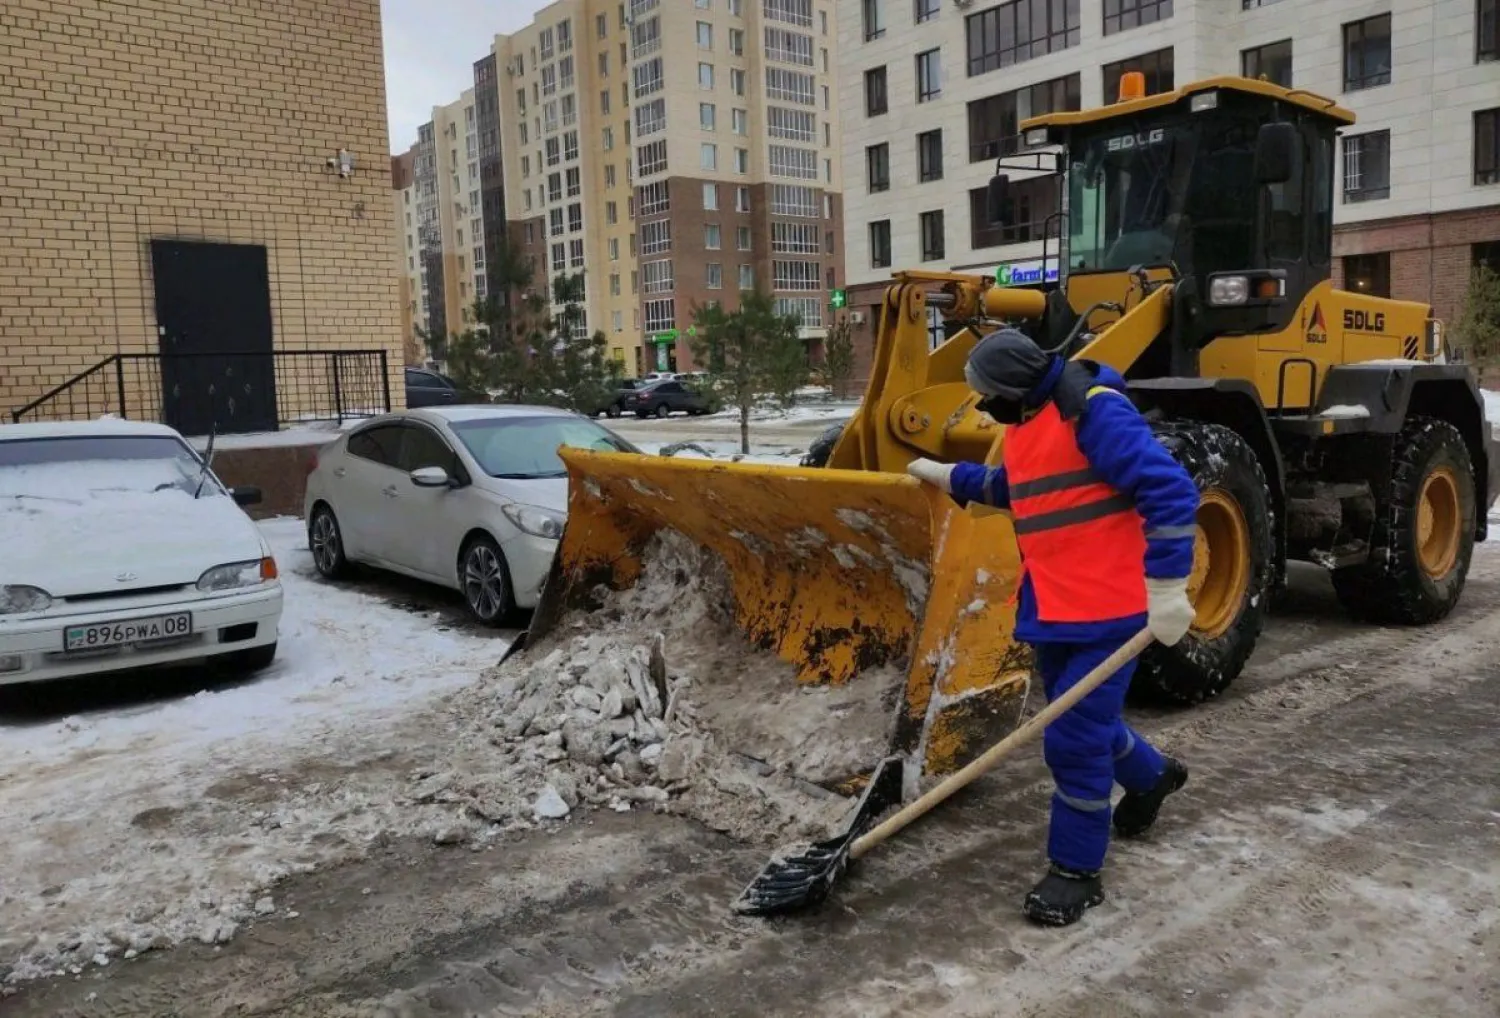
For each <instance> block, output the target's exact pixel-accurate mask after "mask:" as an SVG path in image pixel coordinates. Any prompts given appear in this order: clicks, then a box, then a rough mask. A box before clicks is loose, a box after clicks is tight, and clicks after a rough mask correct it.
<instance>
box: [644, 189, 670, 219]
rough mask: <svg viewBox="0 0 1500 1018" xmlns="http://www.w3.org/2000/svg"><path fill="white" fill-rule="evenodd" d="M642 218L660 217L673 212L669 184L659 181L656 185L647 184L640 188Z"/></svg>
mask: <svg viewBox="0 0 1500 1018" xmlns="http://www.w3.org/2000/svg"><path fill="white" fill-rule="evenodd" d="M640 204H641V217H642V218H645V217H646V216H660V215H664V214H665V213H667V212H670V211H672V199H671V195H670V194H669V193H668V190H667V182H666V181H665V180H658V181H657V182H656V183H654V184H645V185H643V186H642V187H641V188H640Z"/></svg>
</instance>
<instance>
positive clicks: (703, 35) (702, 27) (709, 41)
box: [698, 21, 714, 49]
mask: <svg viewBox="0 0 1500 1018" xmlns="http://www.w3.org/2000/svg"><path fill="white" fill-rule="evenodd" d="M698 48H699V49H713V48H714V26H713V25H710V24H709V23H708V22H706V21H700V22H698Z"/></svg>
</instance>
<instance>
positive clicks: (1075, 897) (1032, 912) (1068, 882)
mask: <svg viewBox="0 0 1500 1018" xmlns="http://www.w3.org/2000/svg"><path fill="white" fill-rule="evenodd" d="M1102 901H1104V883H1103V881H1101V880H1100V879H1099V874H1098V873H1097V872H1095V873H1082V872H1079V871H1078V870H1070V869H1065V868H1063V867H1062V866H1059V865H1057V863H1053V864H1052V868H1051V869H1049V870H1048V871H1047V875H1046V876H1045V877H1043V878H1042V881H1041V883H1039V884H1037V885H1036V886H1035V887H1033V888H1032V889H1031V893H1030V894H1028V895H1026V903H1025V904H1024V905H1022V906H1021V912H1022V914H1024V915H1025V916H1026V918H1027V919H1030V920H1031V921H1032V922H1034V923H1036V924H1037V925H1039V926H1071V925H1072V924H1073V923H1076V922H1077V921H1078V920H1080V919H1082V918H1083V913H1084V912H1085V911H1087V910H1088V909H1091V908H1093V907H1094V906H1095V905H1098V904H1099V903H1100V902H1102Z"/></svg>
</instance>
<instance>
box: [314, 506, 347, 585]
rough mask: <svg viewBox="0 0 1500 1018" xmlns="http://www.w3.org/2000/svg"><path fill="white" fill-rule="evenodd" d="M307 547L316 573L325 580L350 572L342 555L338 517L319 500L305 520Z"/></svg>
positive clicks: (334, 578) (342, 576)
mask: <svg viewBox="0 0 1500 1018" xmlns="http://www.w3.org/2000/svg"><path fill="white" fill-rule="evenodd" d="M307 548H308V550H309V551H311V552H312V557H313V565H314V566H315V567H316V568H317V570H318V575H320V576H322V577H323V578H324V579H325V580H342V579H344V578H346V577H347V576H348V575H349V574H350V572H352V569H351V567H350V565H349V559H348V558H347V557H346V556H345V555H344V532H343V530H342V529H341V528H340V527H339V520H338V517H337V516H335V515H334V514H333V510H332V509H330V508H329V507H328V506H326V505H324V504H323V503H321V502H320V503H318V505H317V506H316V507H315V508H314V509H313V514H312V519H310V520H308V521H307Z"/></svg>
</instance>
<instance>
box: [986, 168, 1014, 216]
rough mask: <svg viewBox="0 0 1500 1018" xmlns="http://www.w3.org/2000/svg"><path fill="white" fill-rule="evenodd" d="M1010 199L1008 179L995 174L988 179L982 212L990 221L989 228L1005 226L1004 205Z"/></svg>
mask: <svg viewBox="0 0 1500 1018" xmlns="http://www.w3.org/2000/svg"><path fill="white" fill-rule="evenodd" d="M1009 198H1010V177H1008V176H1006V175H1005V174H1003V173H997V174H995V175H994V176H993V177H991V178H990V183H989V187H988V188H986V189H985V195H984V211H985V218H987V219H988V220H989V221H990V225H991V226H1003V225H1004V224H1005V203H1006V201H1007V200H1008V199H1009Z"/></svg>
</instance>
